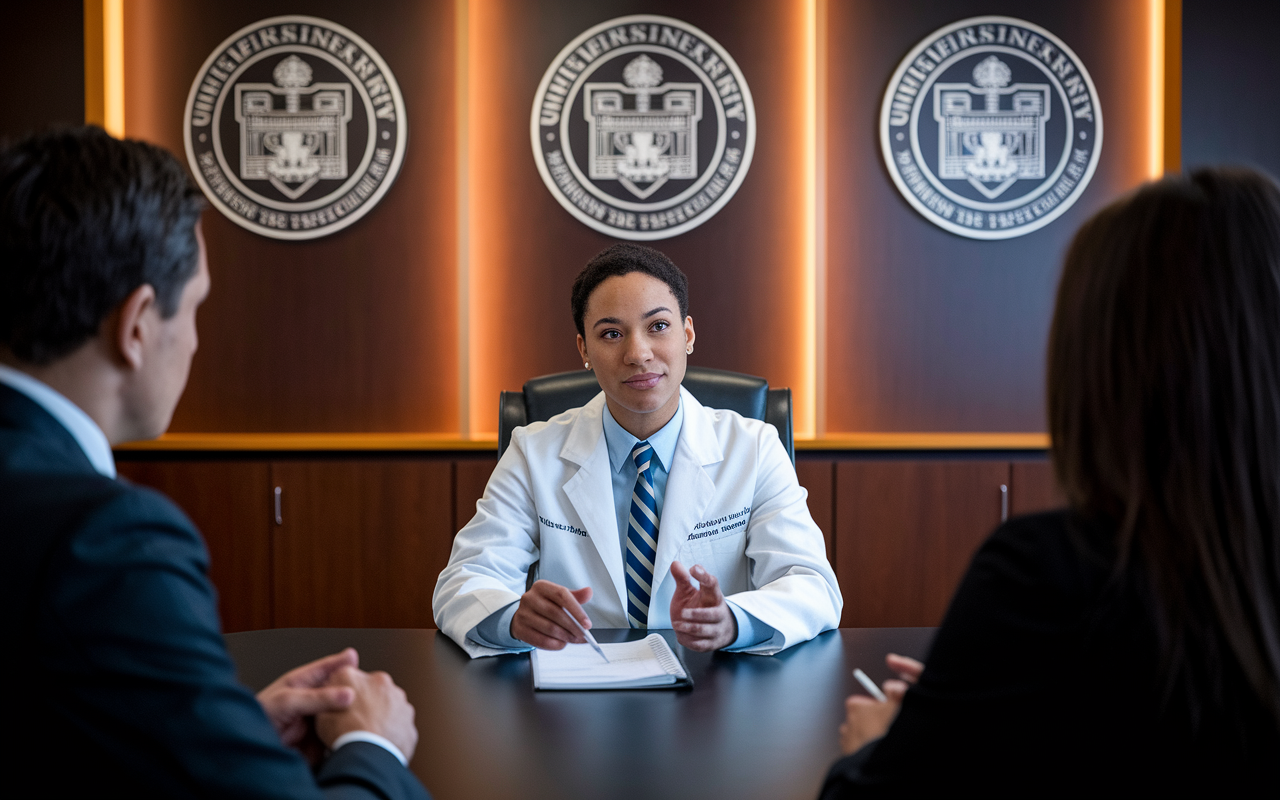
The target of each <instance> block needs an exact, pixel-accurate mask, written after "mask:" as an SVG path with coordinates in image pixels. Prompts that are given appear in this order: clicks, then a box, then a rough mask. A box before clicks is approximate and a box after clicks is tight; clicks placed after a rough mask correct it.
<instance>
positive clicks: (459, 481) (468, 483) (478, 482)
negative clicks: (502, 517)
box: [453, 456, 498, 533]
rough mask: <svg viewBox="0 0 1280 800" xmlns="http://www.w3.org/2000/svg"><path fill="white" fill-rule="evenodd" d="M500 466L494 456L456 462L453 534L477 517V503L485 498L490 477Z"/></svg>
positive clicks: (454, 466) (454, 467)
mask: <svg viewBox="0 0 1280 800" xmlns="http://www.w3.org/2000/svg"><path fill="white" fill-rule="evenodd" d="M497 466H498V459H497V458H496V457H492V456H485V457H481V458H469V459H459V460H457V461H455V462H454V465H453V469H454V473H453V480H454V501H453V532H454V533H457V532H458V531H460V530H462V527H463V526H464V525H466V524H467V523H468V522H470V521H471V518H472V517H474V516H475V515H476V502H477V501H478V500H479V499H480V498H481V497H483V496H484V487H486V486H488V485H489V476H490V475H492V474H493V470H494V468H495V467H497Z"/></svg>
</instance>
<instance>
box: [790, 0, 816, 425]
mask: <svg viewBox="0 0 1280 800" xmlns="http://www.w3.org/2000/svg"><path fill="white" fill-rule="evenodd" d="M818 2H819V0H806V2H805V4H804V171H803V175H804V178H803V179H804V187H803V197H804V255H803V258H804V279H803V280H804V288H803V297H804V306H803V313H802V317H801V319H802V322H801V324H802V325H803V326H804V328H803V334H802V338H801V348H802V353H801V360H800V363H801V364H802V365H803V368H802V370H801V373H800V387H799V389H800V391H799V392H797V394H798V395H799V400H800V402H799V403H797V404H796V406H797V407H796V409H795V410H796V412H797V413H796V414H795V419H794V431H795V435H796V436H799V437H804V438H812V437H813V436H815V435H817V431H818V425H817V417H818V377H817V371H818V352H817V346H818V317H817V305H818V297H817V294H818V210H817V209H818V186H817V172H818V160H817V159H818Z"/></svg>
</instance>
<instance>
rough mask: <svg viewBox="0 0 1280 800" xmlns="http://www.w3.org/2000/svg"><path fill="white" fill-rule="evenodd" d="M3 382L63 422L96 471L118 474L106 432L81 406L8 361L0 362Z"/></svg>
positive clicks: (1, 381) (63, 425) (0, 373)
mask: <svg viewBox="0 0 1280 800" xmlns="http://www.w3.org/2000/svg"><path fill="white" fill-rule="evenodd" d="M0 383H3V384H4V385H5V386H8V387H9V388H10V389H13V390H14V391H15V392H21V393H22V394H24V395H26V396H27V397H28V398H30V399H31V400H32V402H34V403H36V404H37V405H39V406H40V407H41V408H43V409H44V410H45V411H47V412H49V416H51V417H53V418H54V419H56V420H57V421H58V422H59V423H61V424H62V427H64V428H66V429H67V432H68V433H70V434H71V436H72V438H74V439H75V440H76V443H77V444H79V445H80V449H81V450H83V451H84V454H85V457H87V458H88V459H89V463H90V464H92V465H93V468H94V470H96V471H97V472H98V473H100V474H102V475H105V476H107V477H108V478H114V477H115V476H116V460H115V458H114V457H112V455H111V443H110V442H108V441H107V435H106V434H105V433H103V432H102V428H99V427H98V423H96V422H94V421H93V418H92V417H90V416H89V415H88V414H86V413H84V411H83V410H82V409H81V408H80V406H78V405H76V404H75V403H73V402H71V401H70V400H68V399H67V398H66V397H64V396H63V395H62V394H61V393H60V392H58V391H57V390H56V389H54V388H53V387H52V386H49V385H48V384H47V383H44V382H43V381H39V380H36V379H35V378H33V377H31V376H30V375H28V374H27V373H25V372H20V371H18V370H16V369H14V368H12V367H9V366H7V365H5V364H0Z"/></svg>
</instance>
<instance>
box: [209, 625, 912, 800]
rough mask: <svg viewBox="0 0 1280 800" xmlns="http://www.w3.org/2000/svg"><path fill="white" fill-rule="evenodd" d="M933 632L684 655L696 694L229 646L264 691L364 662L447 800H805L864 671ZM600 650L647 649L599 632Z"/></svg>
mask: <svg viewBox="0 0 1280 800" xmlns="http://www.w3.org/2000/svg"><path fill="white" fill-rule="evenodd" d="M933 631H934V629H933V628H844V629H841V630H838V631H828V632H827V633H824V634H822V635H821V636H819V637H817V638H816V639H814V640H813V641H810V642H806V643H805V644H802V645H797V646H796V647H793V648H791V649H790V650H786V651H784V652H783V653H781V654H779V655H776V656H772V657H766V656H749V655H738V654H730V653H693V652H690V651H688V650H685V649H684V648H682V647H679V646H677V645H676V643H675V636H674V634H673V633H672V632H671V631H661V633H663V634H664V635H665V636H666V637H667V639H668V641H669V642H670V643H671V644H672V645H673V646H674V647H675V648H676V651H677V652H678V653H679V655H680V657H681V658H682V659H683V660H684V662H685V664H686V665H687V667H688V669H689V672H690V674H691V677H692V678H693V681H694V686H693V688H692V689H688V690H683V691H680V690H670V689H666V690H631V691H591V692H535V691H534V689H533V674H532V669H531V667H530V664H529V656H528V655H527V654H520V655H507V656H497V657H492V658H480V659H475V660H471V659H469V658H468V657H467V655H466V653H464V652H463V651H462V650H461V649H460V648H459V647H458V646H457V645H455V644H454V643H453V642H452V641H450V640H449V639H448V637H446V636H444V635H443V634H440V633H438V632H437V631H434V630H418V629H372V628H370V629H353V628H283V629H278V630H267V631H252V632H248V633H233V634H228V635H227V637H226V640H227V646H228V648H229V649H230V651H231V655H232V657H233V658H234V659H235V661H236V664H237V665H238V667H239V671H240V678H241V680H242V681H244V683H245V684H246V685H248V686H249V687H251V688H252V689H253V690H254V691H257V690H259V689H261V688H262V687H264V686H266V685H267V684H268V683H270V682H271V681H272V680H274V679H275V678H276V677H277V676H279V675H280V674H281V673H283V672H285V671H287V670H288V669H290V668H292V667H295V666H297V665H298V664H301V663H304V662H306V661H309V660H311V659H314V658H319V657H320V656H323V655H327V654H329V653H334V652H337V651H338V650H341V649H342V648H343V647H347V646H352V647H355V648H356V649H357V650H359V652H360V666H361V667H362V668H363V669H367V670H377V669H382V670H386V671H387V672H390V673H391V675H392V677H394V678H395V680H396V682H397V683H398V684H400V686H402V687H404V689H405V692H406V693H407V694H408V696H409V702H411V703H413V705H414V707H415V708H416V710H417V724H418V732H419V740H418V750H417V753H416V754H415V756H414V759H413V762H412V764H411V766H412V768H413V771H414V772H415V773H416V774H417V775H418V777H419V778H421V779H422V782H423V783H424V784H426V786H427V788H428V789H430V790H431V792H432V794H433V795H434V796H435V797H436V798H438V800H461V799H462V798H484V799H485V800H500V798H681V797H688V798H698V800H709V799H710V798H721V797H724V798H735V799H740V800H748V798H771V800H772V799H777V798H805V800H812V798H815V797H816V796H817V793H818V788H819V787H820V786H821V783H822V779H823V777H824V776H825V775H826V772H827V769H828V767H830V765H831V763H832V762H833V761H834V760H835V759H836V757H837V756H838V755H839V751H838V743H837V741H836V736H837V734H836V729H837V728H838V727H839V725H840V722H841V721H842V720H843V718H844V698H845V697H846V696H848V695H849V694H852V693H854V692H860V691H862V690H861V689H860V688H858V686H857V682H856V681H855V680H854V678H853V676H852V674H851V671H852V669H853V668H854V667H862V669H863V670H865V671H866V672H867V673H868V674H869V675H870V676H871V677H872V678H873V679H875V680H876V681H877V682H880V681H882V680H884V679H885V678H888V677H890V673H889V671H888V670H887V669H886V668H885V666H884V655H885V653H886V652H890V651H892V652H897V653H902V654H904V655H909V656H913V657H916V658H923V657H924V655H925V653H926V651H927V650H928V646H929V642H930V640H931V638H932V636H933ZM595 633H596V636H597V638H598V639H599V640H600V641H602V642H603V641H624V640H626V639H629V638H640V636H642V634H640V633H639V632H635V631H628V630H597V631H595Z"/></svg>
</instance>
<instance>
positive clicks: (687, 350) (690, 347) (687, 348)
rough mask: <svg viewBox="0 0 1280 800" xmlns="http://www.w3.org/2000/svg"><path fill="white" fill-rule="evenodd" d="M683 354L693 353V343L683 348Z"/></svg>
mask: <svg viewBox="0 0 1280 800" xmlns="http://www.w3.org/2000/svg"><path fill="white" fill-rule="evenodd" d="M684 352H685V355H690V356H691V355H693V345H689V346H688V347H686V348H685V349H684Z"/></svg>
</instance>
